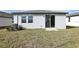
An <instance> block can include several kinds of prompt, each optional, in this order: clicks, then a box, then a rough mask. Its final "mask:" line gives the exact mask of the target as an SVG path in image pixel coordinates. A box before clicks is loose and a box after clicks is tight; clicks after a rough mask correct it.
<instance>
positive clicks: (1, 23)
mask: <svg viewBox="0 0 79 59" xmlns="http://www.w3.org/2000/svg"><path fill="white" fill-rule="evenodd" d="M11 25H12V15H11V14H8V13H5V12H2V11H0V27H5V26H11Z"/></svg>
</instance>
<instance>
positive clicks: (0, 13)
mask: <svg viewBox="0 0 79 59" xmlns="http://www.w3.org/2000/svg"><path fill="white" fill-rule="evenodd" d="M0 17H6V18H12V15H11V14H9V13H5V12H2V11H0Z"/></svg>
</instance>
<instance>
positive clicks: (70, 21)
mask: <svg viewBox="0 0 79 59" xmlns="http://www.w3.org/2000/svg"><path fill="white" fill-rule="evenodd" d="M66 25H67V26H77V27H79V12H77V13H73V14H68V15H67V18H66Z"/></svg>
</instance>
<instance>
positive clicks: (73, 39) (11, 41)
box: [0, 28, 79, 48]
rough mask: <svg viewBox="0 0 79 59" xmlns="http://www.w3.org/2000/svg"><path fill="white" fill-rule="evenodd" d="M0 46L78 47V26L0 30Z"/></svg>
mask: <svg viewBox="0 0 79 59" xmlns="http://www.w3.org/2000/svg"><path fill="white" fill-rule="evenodd" d="M0 47H1V48H21V47H23V48H53V47H56V48H57V47H79V28H68V29H67V30H59V31H45V30H43V29H39V30H38V29H37V30H22V31H7V30H6V29H1V30H0Z"/></svg>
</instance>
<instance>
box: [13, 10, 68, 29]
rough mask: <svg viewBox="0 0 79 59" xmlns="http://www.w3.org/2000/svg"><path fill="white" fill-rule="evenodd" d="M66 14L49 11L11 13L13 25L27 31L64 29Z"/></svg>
mask: <svg viewBox="0 0 79 59" xmlns="http://www.w3.org/2000/svg"><path fill="white" fill-rule="evenodd" d="M66 14H67V12H63V11H50V10H29V11H24V12H13V13H12V15H13V21H14V24H18V26H22V27H24V28H27V29H37V28H39V29H40V28H43V29H45V28H56V29H66Z"/></svg>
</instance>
